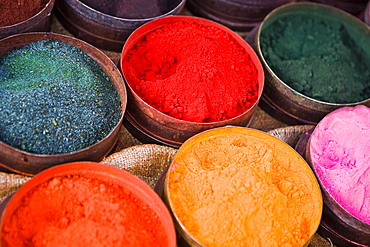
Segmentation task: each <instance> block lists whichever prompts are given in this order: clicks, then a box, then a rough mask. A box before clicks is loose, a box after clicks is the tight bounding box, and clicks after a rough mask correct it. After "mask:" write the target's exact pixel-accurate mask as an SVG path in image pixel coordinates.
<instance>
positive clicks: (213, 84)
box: [122, 20, 262, 123]
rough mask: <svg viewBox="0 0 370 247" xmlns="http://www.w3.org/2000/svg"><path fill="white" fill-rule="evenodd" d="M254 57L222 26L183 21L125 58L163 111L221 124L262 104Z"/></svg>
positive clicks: (146, 95) (141, 89)
mask: <svg viewBox="0 0 370 247" xmlns="http://www.w3.org/2000/svg"><path fill="white" fill-rule="evenodd" d="M246 45H247V44H246ZM251 56H252V55H251V54H249V53H248V52H247V51H246V49H245V47H243V46H242V45H241V44H240V42H239V41H238V40H236V39H235V38H234V37H233V36H232V35H231V34H230V33H228V32H226V31H225V30H222V29H220V28H218V27H217V26H212V25H211V24H204V23H202V22H200V21H195V20H177V21H173V22H169V23H166V24H165V25H163V26H160V27H158V28H156V29H155V30H153V31H150V32H148V33H147V34H146V35H145V36H144V37H143V38H141V39H140V40H138V41H137V43H136V44H135V45H134V46H133V47H132V48H130V49H129V50H128V51H127V53H125V55H124V56H123V57H122V71H123V74H124V76H125V79H126V80H127V83H128V84H129V85H130V87H131V88H132V90H134V91H135V93H136V94H138V95H139V96H140V98H142V99H143V100H144V101H145V102H146V103H148V104H149V105H151V106H152V107H154V108H155V109H157V110H159V111H160V112H162V113H165V114H167V115H170V116H172V117H174V118H177V119H182V120H185V121H190V122H201V123H203V122H218V121H223V120H227V119H230V118H233V117H236V116H238V115H240V114H242V113H244V112H246V111H248V110H249V109H250V108H251V107H252V106H253V105H254V104H255V103H256V101H257V99H258V73H259V71H258V70H257V67H256V64H255V63H254V61H253V60H252V58H251ZM261 73H262V72H261Z"/></svg>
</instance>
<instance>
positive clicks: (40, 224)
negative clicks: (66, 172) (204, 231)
mask: <svg viewBox="0 0 370 247" xmlns="http://www.w3.org/2000/svg"><path fill="white" fill-rule="evenodd" d="M7 220H8V221H7V222H3V229H2V240H1V246H3V247H7V246H18V247H29V246H35V247H41V246H42V247H48V246H49V247H65V246H76V247H79V246H80V247H87V246H89V247H90V246H99V247H103V246H106V247H112V246H114V247H119V246H168V238H167V235H166V230H165V229H164V225H163V224H162V223H161V220H160V218H159V216H158V215H157V214H156V212H155V211H154V210H153V209H152V208H151V206H150V205H148V204H147V202H144V201H142V199H140V198H139V197H138V196H136V195H135V194H133V193H132V192H131V191H129V190H128V189H125V188H123V187H121V186H119V185H117V184H115V183H113V182H107V181H105V180H102V179H99V178H93V177H88V176H83V175H70V176H62V177H54V178H52V179H51V180H49V181H46V182H44V183H42V184H41V185H39V186H37V187H36V188H34V189H33V190H31V191H30V192H29V193H28V194H27V195H26V196H25V197H24V198H23V200H22V201H21V203H20V205H18V206H17V209H16V210H15V211H14V212H13V214H12V215H11V216H10V217H7Z"/></svg>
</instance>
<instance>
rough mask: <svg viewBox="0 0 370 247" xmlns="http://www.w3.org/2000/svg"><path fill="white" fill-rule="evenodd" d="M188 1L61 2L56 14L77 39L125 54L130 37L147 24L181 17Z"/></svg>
mask: <svg viewBox="0 0 370 247" xmlns="http://www.w3.org/2000/svg"><path fill="white" fill-rule="evenodd" d="M185 2H186V1H185V0H152V1H145V0H112V1H109V2H107V1H100V0H81V1H79V0H60V1H57V3H56V15H57V17H58V19H59V20H60V22H61V23H62V25H63V26H64V27H65V28H66V29H67V30H68V31H69V32H71V33H72V34H73V35H74V36H75V37H77V38H80V39H82V40H85V41H87V42H89V43H91V44H93V45H94V46H96V47H98V48H101V49H106V50H110V51H121V50H122V47H123V45H124V43H125V41H126V39H127V38H128V36H129V35H130V34H131V33H132V32H133V31H134V30H135V29H136V28H138V27H139V26H141V25H143V24H144V23H146V22H148V21H151V20H154V19H156V18H159V17H163V16H167V15H176V14H179V13H180V12H181V11H182V9H183V7H184V5H185Z"/></svg>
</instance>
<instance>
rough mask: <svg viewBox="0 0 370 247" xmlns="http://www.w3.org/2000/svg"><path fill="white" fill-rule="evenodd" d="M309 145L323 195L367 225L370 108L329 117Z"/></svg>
mask: <svg viewBox="0 0 370 247" xmlns="http://www.w3.org/2000/svg"><path fill="white" fill-rule="evenodd" d="M309 145H310V146H309V148H310V159H311V162H312V165H313V167H314V169H315V172H316V174H317V176H318V178H319V180H320V181H321V183H322V185H323V187H324V188H325V189H326V191H327V192H328V193H329V194H330V195H331V196H332V197H333V199H335V200H336V201H337V202H338V203H339V204H340V205H341V206H342V207H343V208H344V209H345V210H347V211H348V212H349V213H350V214H352V215H353V216H355V217H356V218H358V219H360V220H362V221H364V222H366V223H368V224H370V108H368V107H366V106H363V105H360V106H356V107H343V108H340V109H338V110H335V111H334V112H332V113H330V114H328V115H327V116H326V117H325V118H323V119H322V120H321V122H320V123H319V124H318V125H317V126H316V128H315V130H314V132H313V133H312V136H311V139H310V144H309Z"/></svg>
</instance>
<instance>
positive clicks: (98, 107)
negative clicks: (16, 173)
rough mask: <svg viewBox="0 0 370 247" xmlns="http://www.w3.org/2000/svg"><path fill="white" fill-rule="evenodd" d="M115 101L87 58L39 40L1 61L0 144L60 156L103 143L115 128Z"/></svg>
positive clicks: (66, 46) (117, 105)
mask: <svg viewBox="0 0 370 247" xmlns="http://www.w3.org/2000/svg"><path fill="white" fill-rule="evenodd" d="M120 116H121V109H120V98H119V96H118V93H117V91H116V90H115V88H114V86H113V84H112V83H111V82H110V80H109V78H108V77H107V75H106V74H105V73H104V71H103V70H102V69H101V68H100V67H99V65H98V64H97V63H96V62H95V61H94V60H93V59H91V58H90V57H89V56H88V55H87V54H86V53H84V52H83V51H81V50H80V49H78V48H77V47H74V46H72V45H69V44H67V43H63V42H60V41H56V40H43V41H38V42H34V43H31V44H29V45H26V46H24V47H22V48H19V49H16V50H12V51H10V52H8V53H6V54H5V55H3V56H2V57H0V130H1V131H0V140H1V141H3V142H4V143H6V144H8V145H10V146H12V147H15V148H18V149H21V150H24V151H27V152H31V153H37V154H60V153H68V152H73V151H77V150H80V149H83V148H86V147H88V146H90V145H92V144H95V143H96V142H98V141H100V140H102V139H103V138H104V137H106V135H107V134H109V133H110V132H111V131H112V129H113V128H114V126H115V125H116V124H117V123H118V121H119V119H120Z"/></svg>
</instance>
